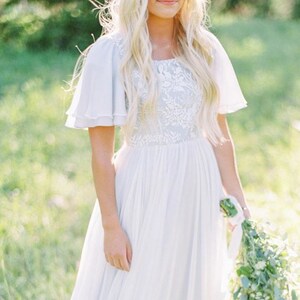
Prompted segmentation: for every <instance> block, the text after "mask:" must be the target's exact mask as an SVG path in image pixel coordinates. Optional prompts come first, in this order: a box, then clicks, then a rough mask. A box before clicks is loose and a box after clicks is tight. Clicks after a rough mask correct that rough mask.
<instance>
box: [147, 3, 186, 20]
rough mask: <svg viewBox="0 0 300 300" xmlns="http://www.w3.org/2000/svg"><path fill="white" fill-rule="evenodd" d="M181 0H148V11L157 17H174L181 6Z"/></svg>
mask: <svg viewBox="0 0 300 300" xmlns="http://www.w3.org/2000/svg"><path fill="white" fill-rule="evenodd" d="M182 3H183V1H182V0H173V1H170V0H149V1H148V10H149V13H150V14H152V15H154V16H156V17H159V18H174V17H175V16H176V14H177V13H178V12H179V11H180V9H181V7H182Z"/></svg>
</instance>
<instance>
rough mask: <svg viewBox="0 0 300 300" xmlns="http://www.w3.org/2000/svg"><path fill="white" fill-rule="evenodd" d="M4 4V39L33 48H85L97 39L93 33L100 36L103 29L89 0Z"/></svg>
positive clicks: (0, 20)
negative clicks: (76, 46)
mask: <svg viewBox="0 0 300 300" xmlns="http://www.w3.org/2000/svg"><path fill="white" fill-rule="evenodd" d="M4 7H5V9H6V11H5V13H6V15H5V17H3V18H0V32H1V39H2V40H4V41H6V42H9V41H12V42H14V41H17V42H18V43H19V44H23V45H25V46H27V47H29V48H32V49H47V48H57V49H60V50H67V49H71V48H73V47H75V45H78V46H79V47H80V48H85V47H86V46H87V45H89V44H90V43H91V42H92V41H93V40H92V37H91V34H93V35H95V37H98V36H99V35H100V33H101V26H100V25H99V22H98V19H97V17H96V13H95V12H94V11H93V10H92V9H93V6H92V4H91V3H90V2H89V1H88V0H85V1H82V0H80V1H78V0H64V1H61V0H41V1H40V0H39V1H38V0H22V1H17V0H7V1H6V2H5V6H4ZM20 7H21V9H20Z"/></svg>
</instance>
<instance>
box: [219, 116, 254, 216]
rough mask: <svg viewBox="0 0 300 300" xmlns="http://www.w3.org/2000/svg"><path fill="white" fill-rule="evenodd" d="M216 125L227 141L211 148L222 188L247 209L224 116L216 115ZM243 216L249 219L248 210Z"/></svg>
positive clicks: (232, 144)
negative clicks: (217, 124)
mask: <svg viewBox="0 0 300 300" xmlns="http://www.w3.org/2000/svg"><path fill="white" fill-rule="evenodd" d="M218 123H219V126H220V128H221V130H222V132H223V135H224V137H225V138H226V140H227V141H226V142H224V143H223V144H222V145H217V146H213V149H214V152H215V156H216V159H217V162H218V166H219V170H220V174H221V178H222V183H223V187H224V189H225V191H226V193H227V194H229V195H232V196H234V197H235V198H236V199H237V200H238V201H239V203H240V204H241V206H242V207H244V206H245V207H248V206H247V203H246V200H245V196H244V193H243V189H242V185H241V181H240V178H239V174H238V168H237V163H236V157H235V149H234V143H233V140H232V137H231V135H230V131H229V127H228V123H227V119H226V115H223V114H218ZM244 215H245V217H246V218H250V217H251V214H250V211H249V208H248V209H246V210H244Z"/></svg>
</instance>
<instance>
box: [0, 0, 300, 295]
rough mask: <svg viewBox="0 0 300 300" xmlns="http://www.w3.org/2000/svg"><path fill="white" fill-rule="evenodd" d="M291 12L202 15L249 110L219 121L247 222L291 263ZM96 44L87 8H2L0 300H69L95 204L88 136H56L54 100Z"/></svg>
mask: <svg viewBox="0 0 300 300" xmlns="http://www.w3.org/2000/svg"><path fill="white" fill-rule="evenodd" d="M299 3H300V2H299V0H294V1H292V0H288V1H279V0H267V1H263V0H255V1H246V0H240V1H238V0H228V1H223V0H219V1H213V6H212V9H211V20H212V27H211V30H212V31H214V32H215V33H216V35H217V36H218V37H219V38H220V40H221V41H222V43H223V45H224V47H225V49H226V50H227V52H228V54H229V56H230V58H231V60H232V62H233V65H234V67H235V70H236V73H237V75H238V78H239V82H240V84H241V87H242V89H243V91H244V94H245V97H246V98H247V100H248V104H249V106H248V108H247V109H245V110H242V111H240V112H238V113H236V114H233V115H232V116H231V115H229V116H228V119H229V123H230V128H231V132H232V135H233V138H234V140H235V144H236V153H237V158H238V164H239V171H240V175H241V179H242V183H243V186H244V189H245V193H246V195H247V201H248V203H249V205H250V207H251V209H252V215H253V218H255V219H257V220H260V221H266V220H268V221H270V222H271V223H272V224H274V226H275V227H276V230H277V232H278V234H280V236H283V235H284V234H285V233H286V234H287V236H288V238H289V240H290V243H291V244H292V245H293V246H294V248H295V249H296V250H297V251H298V252H299V250H300V244H299V240H298V234H299V227H300V219H299V216H300V201H299V195H300V176H299V167H300V156H299V149H300V132H299V130H300V108H299V95H300V76H299V63H298V62H299V57H300V48H299V40H300V25H299V11H300V8H299V6H300V4H299ZM100 32H101V29H100V27H99V25H98V22H97V17H96V12H95V11H94V12H93V11H92V6H91V5H90V4H89V3H88V1H71V0H69V1H53V0H52V1H3V0H2V2H0V69H1V72H0V137H1V139H0V149H1V152H0V170H1V171H0V299H69V298H70V293H71V291H72V287H73V284H74V280H75V276H76V268H77V266H78V261H79V256H80V251H81V247H82V243H83V239H84V235H85V232H86V229H87V224H88V220H89V217H90V213H91V209H92V207H93V204H94V201H95V192H94V188H93V184H92V175H91V170H90V149H89V141H88V136H87V133H86V132H85V131H76V130H70V129H67V128H64V125H63V124H64V121H65V111H66V109H67V107H68V105H69V103H70V95H68V94H67V93H66V92H65V91H64V90H63V88H66V84H65V81H68V80H70V78H71V77H70V76H71V73H72V69H73V66H74V64H75V61H76V59H77V57H78V51H77V50H76V49H75V45H78V46H79V47H80V49H84V48H85V47H86V46H87V45H89V44H90V43H91V42H92V40H93V39H92V37H91V33H93V34H94V35H95V37H97V36H99V34H100ZM117 131H118V128H117ZM119 145H120V141H119V139H118V138H117V144H116V148H118V147H119ZM298 262H299V259H298ZM298 272H299V270H298ZM298 274H299V273H298ZM298 278H300V277H298Z"/></svg>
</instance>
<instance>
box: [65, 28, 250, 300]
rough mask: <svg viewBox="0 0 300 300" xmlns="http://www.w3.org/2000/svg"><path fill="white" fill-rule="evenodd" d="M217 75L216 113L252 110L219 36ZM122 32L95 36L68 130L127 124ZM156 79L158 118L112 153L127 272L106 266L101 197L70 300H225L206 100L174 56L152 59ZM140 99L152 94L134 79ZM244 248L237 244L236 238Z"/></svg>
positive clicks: (219, 191)
mask: <svg viewBox="0 0 300 300" xmlns="http://www.w3.org/2000/svg"><path fill="white" fill-rule="evenodd" d="M210 37H211V39H212V41H213V44H214V45H215V48H214V57H215V64H214V65H213V67H212V68H213V70H212V72H215V73H216V74H217V75H216V81H217V82H218V85H219V89H220V93H221V102H220V106H219V112H220V113H231V112H234V111H237V110H239V109H241V108H243V107H246V106H247V102H246V100H245V98H244V97H243V94H242V92H241V90H240V87H239V84H238V81H237V79H236V76H235V73H234V70H233V67H232V65H231V62H230V60H229V58H228V56H227V54H226V52H225V50H224V48H223V47H222V45H221V44H220V42H219V41H218V40H217V38H216V37H215V36H214V35H212V34H210ZM122 55H123V49H122V40H121V39H120V36H119V35H118V34H110V35H107V36H103V37H101V38H99V39H98V40H97V41H96V42H95V44H94V45H93V46H92V48H91V50H90V52H89V53H88V56H87V58H86V64H85V67H84V70H83V73H82V75H81V78H80V81H79V85H78V87H77V89H76V92H75V95H74V97H73V100H72V104H71V106H70V108H69V109H68V111H67V114H68V118H67V121H66V124H65V125H66V126H67V127H71V128H85V129H86V128H88V127H94V126H113V125H115V126H123V125H124V124H126V116H127V111H128V103H127V101H126V96H125V93H124V89H123V87H122V83H121V82H122V81H121V76H120V71H119V64H120V60H121V57H122ZM153 69H154V70H155V72H156V75H157V78H158V82H159V92H160V96H159V101H158V109H157V116H158V118H157V119H156V120H155V121H154V120H153V119H152V117H148V118H147V117H146V118H140V116H139V117H138V120H137V126H136V128H135V130H134V132H133V134H132V136H131V137H130V138H129V139H126V140H124V142H123V144H122V146H121V148H120V149H119V150H118V151H117V152H116V153H115V155H114V164H115V169H116V177H115V190H116V201H117V207H118V214H119V217H120V222H121V225H122V227H123V229H124V230H125V232H126V233H127V235H128V237H129V240H130V242H131V245H132V249H133V259H132V264H131V269H130V271H129V272H126V271H122V270H119V269H116V268H115V267H113V266H111V265H110V264H109V263H107V262H106V260H105V256H104V252H103V229H102V226H101V214H100V209H99V204H98V199H96V201H95V205H94V208H93V211H92V215H91V218H90V221H89V225H88V230H87V233H86V237H85V241H84V245H83V249H82V254H81V260H80V264H79V269H78V274H77V278H76V283H75V286H74V290H73V293H72V300H81V299H89V300H227V299H230V295H229V291H228V278H229V275H230V270H231V262H232V260H231V259H232V256H231V257H230V253H229V250H228V247H227V238H226V220H225V219H224V217H223V215H222V213H221V211H220V207H219V201H220V199H222V198H224V197H225V195H224V192H223V188H222V182H221V177H220V173H219V169H218V165H217V161H216V158H215V155H214V152H213V148H212V146H211V144H210V143H209V142H208V141H207V139H206V138H205V137H204V136H203V134H202V132H201V130H199V128H198V127H197V126H196V115H197V112H198V111H199V108H200V104H201V101H202V98H201V91H200V89H199V88H198V87H197V85H196V81H195V80H194V78H193V76H192V73H191V71H190V70H189V69H188V68H187V67H185V66H184V65H183V64H182V63H181V62H180V60H178V59H177V58H173V59H166V60H159V61H158V60H153ZM133 83H134V84H136V85H137V87H138V91H139V97H140V101H141V103H142V101H144V99H146V95H147V86H146V85H145V84H143V81H142V77H141V75H140V74H139V73H138V72H135V73H134V74H133ZM234 243H235V245H236V247H238V246H239V240H238V239H237V240H236V242H234Z"/></svg>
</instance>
